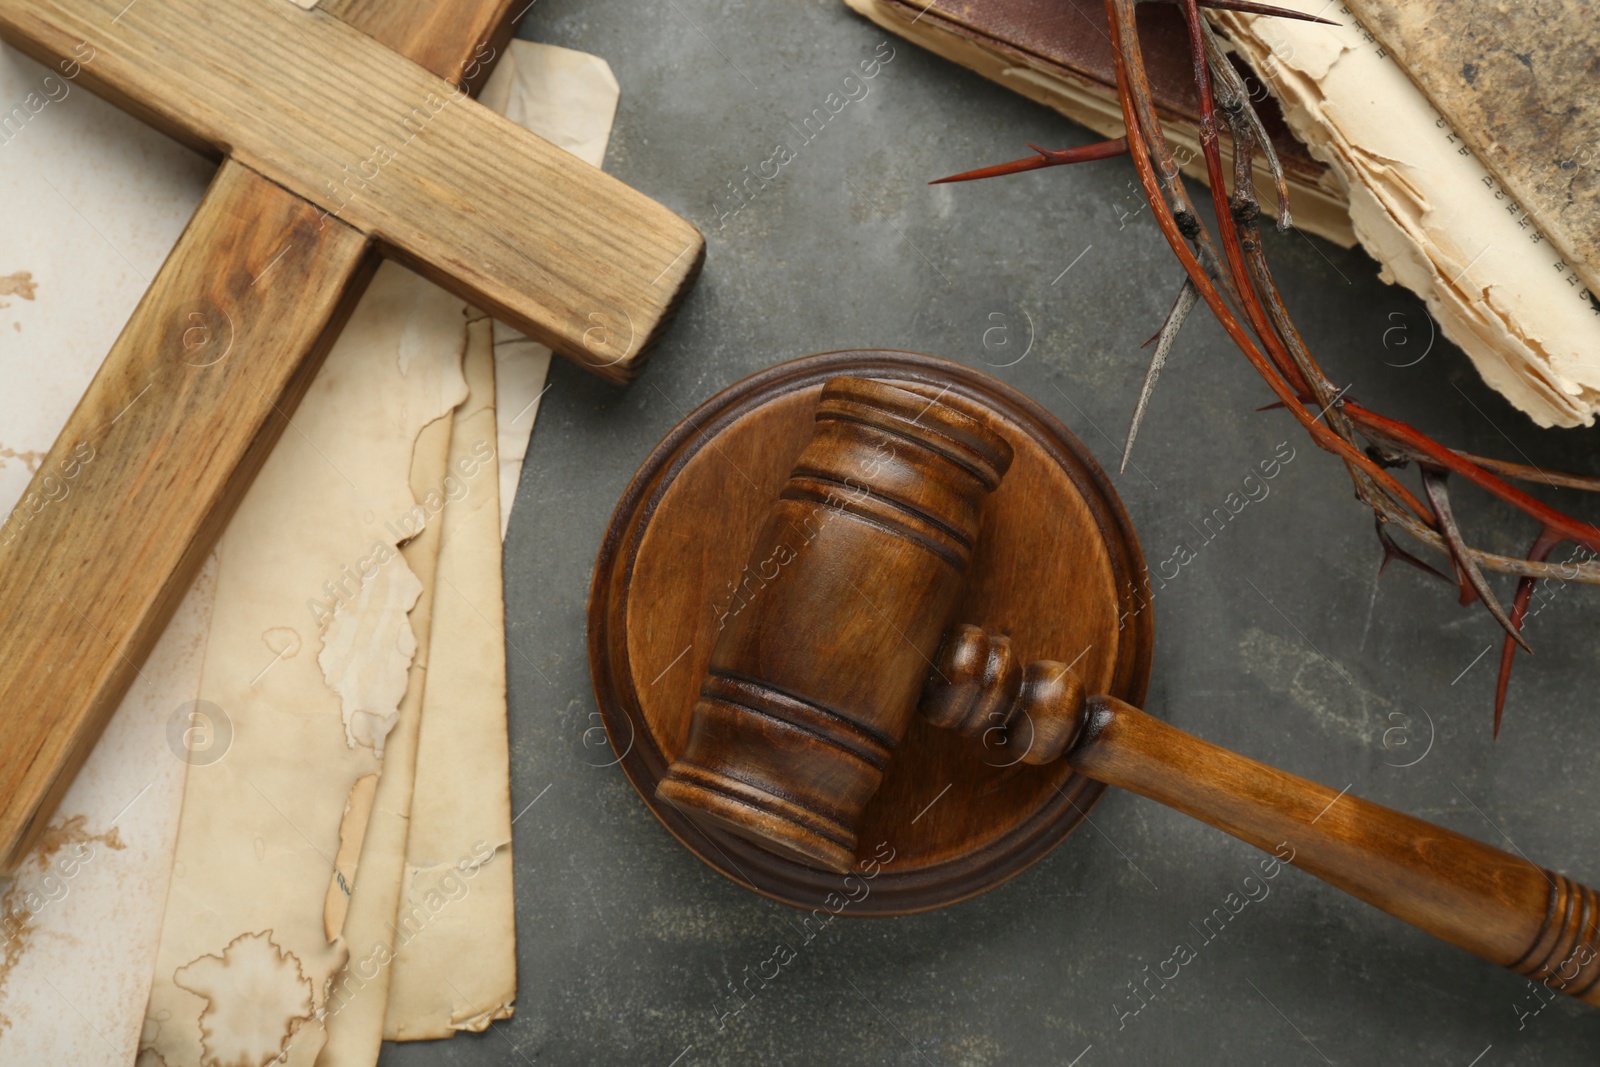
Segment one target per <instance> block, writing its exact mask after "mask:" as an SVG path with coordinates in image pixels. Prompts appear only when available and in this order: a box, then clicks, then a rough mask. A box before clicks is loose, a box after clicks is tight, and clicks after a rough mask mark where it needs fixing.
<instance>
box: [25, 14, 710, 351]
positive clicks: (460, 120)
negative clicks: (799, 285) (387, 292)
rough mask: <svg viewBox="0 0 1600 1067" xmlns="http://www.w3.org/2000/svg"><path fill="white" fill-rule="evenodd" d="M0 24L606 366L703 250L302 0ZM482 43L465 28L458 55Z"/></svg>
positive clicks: (639, 345)
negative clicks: (468, 44)
mask: <svg viewBox="0 0 1600 1067" xmlns="http://www.w3.org/2000/svg"><path fill="white" fill-rule="evenodd" d="M0 34H3V35H4V36H5V37H6V38H7V39H8V40H9V41H11V42H12V43H14V44H16V45H18V46H19V47H21V48H22V49H24V50H25V51H28V52H30V53H31V54H33V55H34V56H35V57H37V58H42V59H44V60H45V61H47V62H54V61H56V60H58V59H60V58H62V57H73V56H75V55H76V57H77V58H78V59H79V60H80V61H81V63H80V66H81V75H80V77H81V80H82V81H83V82H84V83H85V84H86V85H88V86H89V87H90V88H91V89H93V90H95V91H96V92H98V93H100V94H102V95H104V96H107V97H109V98H110V99H111V100H113V102H115V103H117V104H119V105H120V106H122V107H124V108H125V109H127V110H129V111H131V112H133V113H134V114H137V115H140V116H141V117H144V118H145V119H147V120H149V121H151V122H153V123H155V124H156V125H158V126H160V127H161V128H163V129H165V130H166V131H167V132H169V133H171V134H172V135H173V136H176V137H178V138H180V139H182V140H184V141H186V142H187V143H189V144H191V145H193V146H195V147H197V148H199V149H200V150H202V151H205V152H208V153H210V154H212V155H221V154H222V153H224V152H226V153H227V154H230V155H231V156H233V157H234V158H236V159H238V160H239V161H240V162H243V163H245V164H246V165H248V166H250V167H251V168H252V169H254V170H256V171H258V172H259V173H261V174H262V175H264V176H265V177H267V178H268V179H270V180H272V181H274V182H276V183H278V184H280V185H282V186H284V188H286V189H288V190H289V191H290V192H293V193H295V194H296V195H298V196H301V197H303V198H305V199H306V200H308V201H310V202H312V203H314V204H316V205H318V206H319V207H320V208H322V209H323V210H324V211H326V212H328V213H329V214H330V216H331V217H337V218H339V219H342V220H343V221H344V222H346V223H347V224H349V225H350V226H351V227H352V228H354V229H356V230H358V231H360V232H361V233H364V234H366V235H368V236H370V237H371V238H372V239H373V240H375V241H376V242H378V243H379V244H380V246H381V247H382V248H383V249H384V251H385V252H386V254H389V255H392V256H394V257H397V258H399V259H400V260H402V261H403V262H405V263H406V264H407V265H408V266H410V267H412V268H413V269H415V270H417V271H418V272H419V273H422V274H424V275H426V276H427V277H429V278H430V279H432V280H433V281H435V282H437V283H438V284H440V285H441V286H443V287H444V288H446V289H449V290H450V291H451V292H454V293H456V294H457V295H459V296H461V297H462V298H463V299H465V300H468V301H470V302H471V303H473V304H476V305H477V306H479V307H481V308H483V309H484V310H485V311H488V312H490V313H492V314H493V315H495V316H496V317H497V318H500V319H502V320H503V321H505V322H507V323H509V324H510V325H513V326H515V327H516V328H518V329H519V330H522V331H523V332H525V333H527V334H529V335H530V336H532V337H534V338H536V339H537V340H539V341H542V342H544V343H545V344H548V345H549V346H550V347H551V348H552V349H554V350H555V351H556V352H558V353H561V354H562V355H564V356H567V357H568V358H570V359H573V360H575V361H577V362H579V363H580V364H582V365H583V366H585V367H587V368H589V369H590V370H593V371H594V372H595V373H597V374H601V375H603V376H605V377H608V378H610V379H613V380H616V381H626V380H628V379H629V378H631V377H632V376H634V375H635V374H637V373H638V371H639V369H640V367H641V366H642V363H643V359H644V357H645V355H646V354H647V353H648V351H649V349H650V346H651V344H652V343H653V342H654V341H655V340H656V339H657V338H658V337H659V335H660V332H661V330H662V328H663V327H664V324H665V322H666V321H667V319H668V317H669V316H670V314H671V312H672V311H673V310H674V309H675V307H676V305H677V304H678V302H679V301H680V300H681V299H682V297H683V296H684V295H685V294H686V292H687V289H688V286H689V284H690V283H691V282H692V280H693V279H694V276H695V275H696V273H697V272H698V270H699V267H700V264H701V260H702V258H703V255H704V250H705V243H704V239H703V238H702V237H701V235H700V233H699V231H698V230H696V229H695V228H694V227H693V226H692V225H691V224H689V223H688V222H686V221H685V220H683V219H681V218H679V217H678V216H677V215H674V214H673V213H672V212H670V211H668V210H667V209H666V208H664V207H662V206H661V205H659V204H657V203H655V202H654V201H652V200H650V199H649V198H648V197H646V196H645V195H643V194H642V193H639V192H636V191H634V190H632V189H630V188H628V187H627V186H626V185H624V184H622V183H621V182H619V181H617V180H616V179H615V178H612V177H610V176H608V175H606V174H605V173H603V172H602V171H600V170H599V169H598V168H595V167H591V166H589V165H588V164H586V163H583V162H582V161H580V160H578V159H576V158H574V157H573V156H571V155H570V154H568V153H566V152H563V151H561V150H560V149H558V148H556V147H554V146H553V145H551V144H549V143H548V142H546V141H544V140H542V139H540V138H538V137H536V136H534V135H533V134H531V133H529V132H528V131H526V130H524V129H522V128H521V127H520V126H517V125H516V124H515V123H513V122H511V121H509V120H508V119H505V118H504V117H502V116H500V115H497V114H495V113H494V112H492V111H490V110H489V109H488V108H485V107H483V106H481V105H479V104H477V103H476V102H474V101H472V100H470V99H468V98H467V97H466V96H465V95H464V94H463V93H461V92H460V91H459V90H457V89H456V88H454V87H453V86H452V85H451V84H450V83H449V82H448V81H447V80H445V79H443V78H441V77H439V76H438V75H435V74H432V73H430V72H429V71H427V70H425V69H424V68H423V67H421V66H419V65H417V64H416V63H413V62H411V61H410V60H408V59H406V58H404V57H402V56H398V55H396V54H395V53H394V52H392V51H390V50H389V49H388V48H387V47H385V46H384V45H383V44H381V43H380V42H379V41H378V40H376V39H374V38H373V37H371V36H368V35H367V34H366V33H363V32H361V31H360V30H358V29H356V28H354V27H352V26H350V25H347V24H346V23H344V22H343V21H341V20H340V19H338V18H336V17H334V16H333V15H331V14H328V13H326V12H323V11H320V10H312V11H304V10H302V9H300V8H299V7H297V6H295V5H294V4H292V3H289V2H288V0H232V2H229V3H225V4H215V3H210V2H208V0H162V2H160V3H144V2H140V3H135V4H132V5H127V4H126V0H74V2H73V3H70V4H68V3H56V2H53V0H0ZM492 47H493V46H492V45H491V44H490V43H489V42H488V41H485V42H482V44H481V46H480V45H479V43H477V42H473V47H472V49H471V50H470V51H469V52H468V54H467V58H466V60H464V62H465V63H466V64H467V67H468V68H470V65H471V64H472V63H474V62H477V61H479V60H478V58H475V57H481V58H482V59H483V60H487V59H488V58H490V56H491V52H492ZM85 49H87V51H84V50H85ZM462 74H463V75H464V76H466V75H470V74H471V70H470V69H463V71H462Z"/></svg>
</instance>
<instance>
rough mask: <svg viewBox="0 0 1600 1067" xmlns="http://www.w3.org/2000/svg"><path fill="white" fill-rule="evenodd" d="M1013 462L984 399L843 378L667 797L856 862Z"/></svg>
mask: <svg viewBox="0 0 1600 1067" xmlns="http://www.w3.org/2000/svg"><path fill="white" fill-rule="evenodd" d="M1011 458H1012V452H1011V446H1010V445H1009V444H1008V443H1007V442H1006V440H1005V438H1004V437H1002V436H1001V435H1000V434H999V433H998V432H997V431H996V430H994V429H993V428H992V426H991V425H990V424H989V422H988V421H987V419H986V416H985V413H984V412H983V410H982V409H981V408H979V407H977V406H976V405H973V404H969V403H968V402H966V401H964V400H963V399H962V398H960V397H957V396H955V395H953V394H950V393H948V391H946V392H941V391H939V390H937V389H932V388H928V387H924V386H919V385H910V384H902V385H888V384H885V383H883V382H879V381H873V380H870V379H864V378H835V379H834V380H832V381H831V382H829V383H828V384H827V386H826V387H825V388H824V389H823V391H822V399H821V402H820V403H819V404H818V407H817V412H816V429H815V432H814V434H813V436H812V438H811V441H810V443H809V444H808V445H807V446H806V448H805V451H804V452H803V453H802V454H801V455H800V458H799V460H798V462H797V463H796V464H795V467H794V470H793V472H792V473H791V474H790V477H789V481H788V483H787V484H786V485H785V486H784V489H783V491H782V492H781V493H780V494H779V496H778V499H777V500H775V501H774V502H773V505H772V509H771V511H770V513H769V515H768V518H767V520H766V522H765V524H764V526H763V527H762V532H761V534H760V536H759V537H758V538H757V539H756V542H755V544H754V545H753V546H752V548H751V550H750V554H749V557H748V558H749V562H748V564H747V565H746V566H745V568H744V570H743V571H742V572H741V573H740V575H739V577H738V579H737V580H736V581H735V582H734V583H733V585H732V588H731V589H730V590H729V593H730V594H731V597H730V605H729V608H728V610H727V612H726V614H724V615H722V616H721V618H720V620H719V631H718V634H717V641H716V646H715V648H714V650H713V651H712V654H711V660H710V665H709V668H708V671H707V674H706V678H705V682H704V684H703V686H702V687H701V690H700V697H699V700H698V702H697V703H696V704H695V708H694V713H693V718H692V720H691V723H690V727H689V738H688V742H687V745H686V746H685V748H684V749H683V752H682V754H681V755H680V756H679V757H678V759H677V760H676V761H674V762H673V763H672V765H671V767H670V768H668V771H667V774H666V776H665V777H664V778H663V779H662V780H661V783H660V785H659V787H658V788H657V796H658V797H659V798H660V799H661V800H663V801H666V802H669V803H672V804H674V805H677V806H678V807H680V808H681V809H683V810H685V811H686V812H687V813H689V814H690V815H692V816H694V817H696V818H699V819H702V820H705V821H709V822H712V823H715V824H717V825H720V826H722V827H723V828H725V829H728V830H730V831H732V832H734V833H737V834H740V835H742V836H744V837H746V838H749V839H751V840H753V841H755V842H757V843H758V844H761V845H763V846H765V847H766V848H768V849H771V850H772V851H774V852H777V853H779V854H781V855H785V856H788V857H790V858H793V859H796V860H798V861H800V862H802V863H806V864H809V865H812V866H818V867H822V868H825V869H828V870H836V871H847V870H849V869H850V866H851V864H852V862H853V861H854V857H855V850H856V827H857V825H858V822H859V820H860V817H861V812H862V810H863V809H864V808H865V807H866V804H867V801H868V800H870V799H871V798H872V795H873V793H875V792H876V791H877V789H878V786H879V784H880V783H881V782H882V780H883V773H884V769H885V768H886V767H887V766H888V761H889V759H890V756H891V754H892V753H893V752H894V750H895V747H896V746H897V745H898V744H899V743H900V741H901V739H902V738H903V737H904V736H905V732H906V728H907V727H908V725H909V724H910V721H911V717H912V715H913V714H914V713H915V711H916V708H917V702H918V698H919V696H920V694H921V693H922V689H923V685H924V682H925V681H926V680H927V678H928V675H929V673H930V671H931V670H932V669H933V664H934V660H935V658H936V657H937V656H938V655H939V652H940V642H941V640H942V638H943V637H944V634H945V631H946V629H947V627H948V626H949V624H950V622H951V615H952V613H953V612H954V611H955V608H956V605H957V603H958V600H959V598H960V596H961V592H962V588H963V585H964V584H965V579H966V574H967V569H968V566H969V564H970V563H971V560H972V554H973V549H974V545H975V544H976V541H977V537H978V531H979V525H980V517H981V510H982V504H983V500H984V498H985V497H986V496H987V495H988V494H989V493H990V492H992V491H993V490H994V489H995V487H996V486H998V485H999V484H1000V479H1001V478H1002V477H1003V476H1004V474H1005V472H1006V469H1007V468H1008V467H1009V466H1010V464H1011Z"/></svg>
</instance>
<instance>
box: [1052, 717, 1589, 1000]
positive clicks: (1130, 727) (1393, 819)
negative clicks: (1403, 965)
mask: <svg viewBox="0 0 1600 1067" xmlns="http://www.w3.org/2000/svg"><path fill="white" fill-rule="evenodd" d="M1064 758H1065V759H1066V760H1067V761H1068V763H1070V764H1071V765H1072V769H1073V770H1075V771H1078V772H1079V773H1081V774H1084V775H1087V776H1088V777H1090V778H1093V779H1095V780H1096V781H1101V782H1105V783H1106V784H1107V785H1115V786H1120V787H1121V788H1123V789H1128V790H1131V791H1133V792H1135V793H1139V794H1141V795H1143V796H1147V797H1149V798H1150V799H1151V800H1155V801H1159V802H1160V803H1162V804H1165V805H1167V806H1168V807H1170V808H1176V809H1177V810H1178V811H1181V812H1183V813H1184V814H1185V815H1189V816H1192V817H1193V818H1196V819H1199V820H1200V821H1201V822H1205V823H1210V824H1211V825H1212V826H1215V827H1216V828H1217V829H1219V830H1222V831H1225V832H1227V833H1230V834H1232V835H1233V836H1234V837H1237V838H1239V839H1240V840H1241V841H1248V842H1249V843H1250V844H1252V845H1255V846H1256V847H1257V848H1261V849H1265V850H1266V851H1268V852H1273V853H1275V854H1276V855H1278V856H1279V858H1280V859H1284V860H1285V861H1287V862H1291V863H1293V864H1294V865H1295V866H1296V867H1299V868H1301V869H1302V870H1304V871H1307V872H1309V873H1311V874H1314V875H1316V876H1317V877H1318V878H1321V879H1322V880H1323V881H1325V882H1327V883H1328V884H1329V885H1333V886H1336V887H1338V888H1339V889H1342V890H1344V891H1345V892H1347V893H1349V894H1350V895H1351V896H1355V897H1359V898H1360V899H1362V900H1364V901H1366V902H1367V903H1368V904H1372V905H1374V906H1376V907H1379V908H1382V909H1383V910H1384V911H1386V912H1388V913H1389V914H1390V915H1393V916H1395V917H1396V918H1398V919H1403V920H1405V921H1406V922H1408V923H1410V924H1411V925H1412V926H1415V927H1417V928H1418V929H1419V930H1424V931H1426V932H1427V933H1430V934H1432V935H1434V936H1435V937H1438V938H1440V939H1442V940H1444V941H1448V942H1449V943H1450V944H1452V945H1458V946H1460V947H1461V948H1464V949H1466V950H1467V951H1468V952H1472V953H1475V954H1477V955H1479V956H1482V957H1483V958H1484V959H1486V960H1488V961H1490V962H1491V963H1498V964H1499V965H1500V966H1502V967H1509V968H1510V969H1512V970H1514V971H1516V972H1517V973H1518V974H1522V975H1526V976H1527V977H1529V978H1531V979H1533V980H1535V981H1539V982H1543V983H1545V984H1546V985H1548V986H1549V987H1550V988H1551V989H1555V990H1558V991H1561V992H1565V993H1569V994H1571V995H1572V996H1575V997H1577V998H1578V999H1579V1000H1583V1001H1586V1002H1587V1003H1589V1004H1593V1005H1596V1006H1600V960H1597V957H1600V928H1597V922H1600V900H1597V899H1596V895H1595V892H1594V890H1592V889H1589V888H1587V887H1586V886H1582V885H1579V884H1578V883H1577V882H1574V881H1573V880H1572V879H1570V878H1567V877H1566V876H1565V875H1560V874H1556V873H1555V872H1553V871H1548V870H1543V869H1541V868H1539V867H1536V866H1534V865H1533V864H1532V863H1530V862H1528V861H1527V860H1525V859H1523V858H1522V857H1520V856H1513V855H1511V854H1509V853H1506V852H1502V851H1500V850H1499V849H1497V848H1491V847H1489V846H1488V845H1485V844H1483V843H1481V842H1479V841H1475V840H1473V839H1472V838H1470V837H1465V836H1463V835H1461V834H1458V833H1455V832H1454V831H1451V830H1446V829H1444V828H1442V827H1439V826H1435V825H1433V824H1432V823H1429V822H1424V821H1422V820H1421V819H1415V818H1412V817H1411V816H1409V815H1404V814H1402V813H1400V812H1398V811H1394V810H1392V809H1390V808H1385V807H1383V806H1382V805H1379V804H1374V803H1372V802H1371V801H1367V800H1362V799H1361V798H1360V797H1354V796H1351V795H1350V794H1349V793H1348V792H1345V793H1339V792H1335V791H1334V790H1332V789H1329V788H1328V787H1327V786H1324V785H1318V784H1317V783H1316V782H1310V781H1307V780H1306V779H1304V778H1298V777H1296V776H1294V775H1292V774H1288V773H1286V772H1284V771H1280V770H1278V769H1277V768H1276V767H1270V766H1268V765H1267V764H1265V763H1258V762H1256V761H1255V760H1252V759H1247V758H1246V757H1244V756H1241V755H1239V754H1237V753H1235V752H1230V751H1228V750H1227V749H1225V748H1221V747H1219V746H1217V745H1213V744H1211V743H1210V742H1209V741H1202V740H1201V739H1200V738H1198V737H1195V736H1194V735H1192V734H1187V733H1184V732H1183V731H1182V730H1179V729H1177V728H1175V727H1172V726H1168V725H1167V724H1166V723H1164V722H1162V721H1161V720H1159V719H1156V718H1153V717H1152V716H1149V715H1146V714H1145V713H1144V712H1142V711H1140V710H1139V709H1138V708H1135V707H1133V706H1132V705H1129V704H1125V703H1123V702H1122V701H1120V700H1118V699H1116V698H1115V697H1108V696H1097V697H1093V698H1091V699H1090V700H1089V701H1088V702H1087V704H1086V707H1085V709H1084V719H1083V727H1082V730H1081V731H1080V732H1079V733H1078V736H1077V738H1076V739H1075V741H1074V742H1073V744H1072V745H1071V747H1070V748H1069V749H1068V750H1067V752H1066V753H1065V755H1064ZM1291 857H1292V858H1291Z"/></svg>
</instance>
